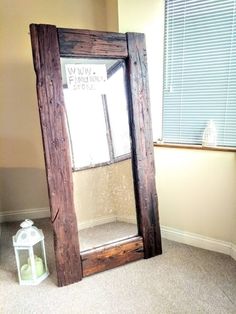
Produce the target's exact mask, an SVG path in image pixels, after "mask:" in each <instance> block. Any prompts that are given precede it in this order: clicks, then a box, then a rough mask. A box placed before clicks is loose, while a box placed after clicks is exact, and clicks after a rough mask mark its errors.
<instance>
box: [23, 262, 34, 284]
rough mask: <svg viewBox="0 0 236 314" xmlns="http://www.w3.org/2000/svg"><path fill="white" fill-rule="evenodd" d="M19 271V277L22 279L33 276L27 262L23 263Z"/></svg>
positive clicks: (29, 278) (28, 278)
mask: <svg viewBox="0 0 236 314" xmlns="http://www.w3.org/2000/svg"><path fill="white" fill-rule="evenodd" d="M20 273H21V279H22V280H31V279H32V277H33V275H32V269H31V266H30V265H28V264H24V265H23V266H22V267H21V269H20Z"/></svg>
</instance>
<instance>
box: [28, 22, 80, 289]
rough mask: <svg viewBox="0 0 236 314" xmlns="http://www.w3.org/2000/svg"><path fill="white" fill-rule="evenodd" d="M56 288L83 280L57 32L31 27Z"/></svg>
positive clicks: (51, 29) (46, 27)
mask: <svg viewBox="0 0 236 314" xmlns="http://www.w3.org/2000/svg"><path fill="white" fill-rule="evenodd" d="M30 33H31V41H32V50H33V59H34V67H35V72H36V78H37V84H36V85H37V94H38V106H39V114H40V123H41V129H42V137H43V145H44V154H45V165H46V172H47V183H48V193H49V202H50V207H51V220H52V225H53V231H54V250H55V256H56V268H57V278H58V285H59V286H64V285H68V284H71V283H73V282H76V281H79V280H81V279H82V268H81V259H80V250H79V242H78V231H77V221H76V216H75V210H74V201H73V185H72V171H71V158H70V152H69V141H68V134H67V129H66V122H65V121H66V120H65V105H64V99H63V91H62V79H61V70H60V55H59V45H58V37H57V29H56V27H55V26H51V25H35V24H32V25H30Z"/></svg>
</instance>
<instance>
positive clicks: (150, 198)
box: [127, 33, 162, 258]
mask: <svg viewBox="0 0 236 314" xmlns="http://www.w3.org/2000/svg"><path fill="white" fill-rule="evenodd" d="M127 42H128V54H129V57H128V59H127V69H128V70H127V71H128V85H129V87H130V88H129V91H130V92H129V97H130V104H131V105H130V106H129V111H130V114H129V116H130V132H131V138H132V161H133V162H132V166H133V175H134V189H135V198H136V206H137V219H138V228H139V235H141V236H142V237H143V242H144V257H145V258H149V257H152V256H155V255H157V254H161V253H162V248H161V234H160V225H159V215H158V201H157V194H156V184H155V167H154V152H153V139H152V129H151V127H152V123H151V114H150V97H149V86H148V71H147V56H146V46H145V38H144V34H140V33H127Z"/></svg>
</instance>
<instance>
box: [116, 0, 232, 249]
mask: <svg viewBox="0 0 236 314" xmlns="http://www.w3.org/2000/svg"><path fill="white" fill-rule="evenodd" d="M118 11H119V31H121V32H126V31H134V32H135V31H138V32H144V33H145V34H146V44H147V56H148V68H149V74H150V75H149V79H150V94H151V105H152V117H153V118H152V120H153V129H154V134H155V137H154V138H156V137H157V131H158V126H159V125H160V120H159V118H158V117H157V115H158V116H159V117H160V116H161V106H162V77H163V38H164V33H163V32H164V0H145V1H144V0H140V1H135V0H129V1H125V0H119V1H118ZM155 162H156V178H157V190H158V195H159V204H160V206H159V208H160V220H161V224H162V225H164V226H168V227H172V228H175V229H179V230H183V231H188V232H190V233H197V234H200V235H203V236H208V237H212V238H216V239H220V240H224V241H229V242H231V241H234V242H235V243H236V160H235V153H228V152H227V153H226V152H212V151H199V150H186V149H185V150H184V149H170V148H168V149H167V148H155Z"/></svg>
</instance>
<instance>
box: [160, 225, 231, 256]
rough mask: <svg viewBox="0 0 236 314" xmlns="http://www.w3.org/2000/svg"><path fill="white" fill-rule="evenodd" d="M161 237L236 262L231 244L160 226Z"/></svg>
mask: <svg viewBox="0 0 236 314" xmlns="http://www.w3.org/2000/svg"><path fill="white" fill-rule="evenodd" d="M161 235H162V237H163V238H165V239H168V240H172V241H176V242H180V243H184V244H188V245H192V246H195V247H199V248H201V249H206V250H210V251H214V252H219V253H224V254H227V255H230V256H231V257H232V258H233V259H235V260H236V246H235V245H234V244H232V243H231V242H225V241H221V240H218V239H214V238H209V237H206V236H203V235H200V234H196V233H190V232H187V231H183V230H178V229H175V228H171V227H166V226H161Z"/></svg>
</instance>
